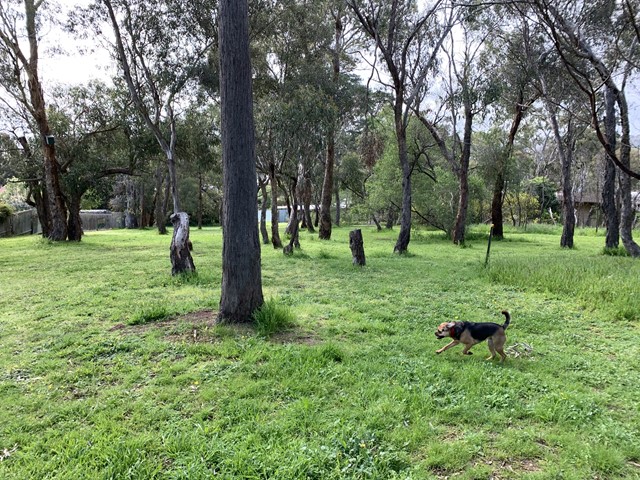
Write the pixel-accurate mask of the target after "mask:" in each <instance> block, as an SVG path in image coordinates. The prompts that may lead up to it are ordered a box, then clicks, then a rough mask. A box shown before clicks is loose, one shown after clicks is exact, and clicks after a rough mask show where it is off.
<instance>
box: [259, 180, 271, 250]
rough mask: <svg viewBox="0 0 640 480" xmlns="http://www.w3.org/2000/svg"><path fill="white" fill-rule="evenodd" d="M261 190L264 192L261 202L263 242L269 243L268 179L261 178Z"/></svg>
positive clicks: (261, 233)
mask: <svg viewBox="0 0 640 480" xmlns="http://www.w3.org/2000/svg"><path fill="white" fill-rule="evenodd" d="M258 183H259V185H260V192H261V193H262V203H261V204H260V235H262V243H263V244H264V245H269V233H268V232H267V181H266V180H264V179H260V180H259V181H258Z"/></svg>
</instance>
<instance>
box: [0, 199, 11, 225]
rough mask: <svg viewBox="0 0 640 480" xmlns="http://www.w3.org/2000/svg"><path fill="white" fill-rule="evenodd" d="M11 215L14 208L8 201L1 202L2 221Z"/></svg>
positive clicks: (0, 217) (0, 218)
mask: <svg viewBox="0 0 640 480" xmlns="http://www.w3.org/2000/svg"><path fill="white" fill-rule="evenodd" d="M11 215H13V208H11V206H10V205H7V204H6V203H3V202H0V222H4V221H5V220H6V219H7V218H9V217H10V216H11Z"/></svg>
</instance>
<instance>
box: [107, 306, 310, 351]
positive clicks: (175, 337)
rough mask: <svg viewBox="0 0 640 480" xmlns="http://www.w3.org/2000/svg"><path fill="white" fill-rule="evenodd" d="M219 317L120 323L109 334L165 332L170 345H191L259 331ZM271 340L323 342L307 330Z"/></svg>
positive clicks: (206, 314)
mask: <svg viewBox="0 0 640 480" xmlns="http://www.w3.org/2000/svg"><path fill="white" fill-rule="evenodd" d="M217 317H218V312H217V311H214V310H200V311H197V312H191V313H187V314H185V315H176V316H172V317H169V318H165V319H162V320H157V321H153V322H148V323H144V324H141V325H126V324H124V323H118V324H116V325H114V326H113V327H111V328H110V329H109V332H117V331H121V332H122V333H123V334H125V335H127V334H140V333H146V332H151V331H153V330H161V331H163V332H164V336H165V338H166V339H167V340H168V341H170V342H190V343H201V342H214V341H216V340H217V339H219V338H220V337H222V336H238V337H247V336H250V335H255V328H254V327H253V325H251V324H248V323H241V324H219V323H218V322H217ZM269 340H270V341H271V342H273V343H277V344H282V345H285V344H291V343H295V344H301V345H316V344H318V343H321V340H320V339H319V338H318V336H317V335H316V334H315V333H313V332H309V331H303V330H300V329H298V328H292V329H288V330H286V331H283V332H277V333H275V334H273V335H272V336H271V337H270V338H269Z"/></svg>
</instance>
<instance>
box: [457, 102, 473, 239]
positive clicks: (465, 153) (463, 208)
mask: <svg viewBox="0 0 640 480" xmlns="http://www.w3.org/2000/svg"><path fill="white" fill-rule="evenodd" d="M466 97H468V93H465V107H464V139H463V144H462V152H461V155H460V166H459V169H458V195H459V198H458V212H457V214H456V221H455V224H454V226H453V243H455V244H457V245H462V244H463V243H464V236H465V232H466V229H467V211H468V209H469V160H470V158H471V128H472V126H473V111H472V110H471V103H470V100H469V99H468V98H466Z"/></svg>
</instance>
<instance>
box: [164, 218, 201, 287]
mask: <svg viewBox="0 0 640 480" xmlns="http://www.w3.org/2000/svg"><path fill="white" fill-rule="evenodd" d="M171 223H172V224H173V238H172V239H171V247H170V258H171V275H177V274H180V273H190V272H195V271H196V267H195V265H194V264H193V258H191V242H190V241H189V215H187V214H186V213H185V212H179V213H174V214H173V215H171Z"/></svg>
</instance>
